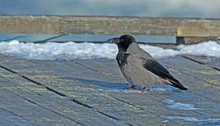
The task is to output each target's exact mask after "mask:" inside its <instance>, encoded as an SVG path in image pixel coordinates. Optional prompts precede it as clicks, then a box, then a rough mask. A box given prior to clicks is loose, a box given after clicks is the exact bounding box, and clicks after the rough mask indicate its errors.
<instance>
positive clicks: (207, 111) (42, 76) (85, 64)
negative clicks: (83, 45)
mask: <svg viewBox="0 0 220 126" xmlns="http://www.w3.org/2000/svg"><path fill="white" fill-rule="evenodd" d="M0 59H1V60H0V90H1V91H0V96H1V97H0V125H1V126H2V125H22V126H23V125H71V126H72V125H76V126H78V125H85V126H86V125H88V126H93V125H94V126H97V125H105V126H107V125H111V126H112V125H116V126H119V125H120V126H121V125H130V126H131V125H135V126H136V125H143V126H146V125H173V126H176V125H220V99H219V96H220V91H219V89H220V71H219V67H220V65H219V59H216V58H209V57H192V56H185V57H182V56H178V57H172V58H166V59H160V60H159V62H161V63H162V64H163V65H164V66H165V67H166V68H168V69H169V71H170V72H171V73H172V74H173V75H174V76H175V77H177V78H178V79H179V80H180V81H181V82H182V83H183V84H184V85H185V86H187V87H188V88H189V90H188V91H179V90H168V91H158V90H152V91H149V92H147V91H146V92H144V93H141V92H136V91H133V92H132V91H130V92H129V91H126V90H123V89H125V88H126V87H127V84H126V81H125V80H124V78H123V77H122V75H121V73H120V71H119V69H118V66H117V64H116V62H115V60H107V59H96V60H74V61H39V60H24V59H18V58H13V57H9V56H3V55H0ZM169 102H171V103H169ZM172 102H175V103H176V104H177V105H180V104H183V105H192V107H191V108H194V109H192V110H190V109H186V110H178V108H176V109H175V106H174V107H172V105H174V104H172ZM193 105H194V107H193ZM183 108H184V107H183Z"/></svg>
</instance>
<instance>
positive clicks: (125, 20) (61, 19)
mask: <svg viewBox="0 0 220 126" xmlns="http://www.w3.org/2000/svg"><path fill="white" fill-rule="evenodd" d="M219 29H220V20H219V19H199V18H197V19H196V18H161V17H104V16H103V17H101V16H100V17H89V16H31V15H17V16H16V15H1V16H0V33H30V34H126V33H129V34H134V35H152V36H200V37H202V36H203V37H207V36H220V30H219Z"/></svg>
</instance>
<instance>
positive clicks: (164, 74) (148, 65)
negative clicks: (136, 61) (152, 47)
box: [141, 58, 187, 90]
mask: <svg viewBox="0 0 220 126" xmlns="http://www.w3.org/2000/svg"><path fill="white" fill-rule="evenodd" d="M141 59H142V60H143V61H144V64H143V67H144V68H145V69H147V70H149V71H151V72H152V73H154V74H155V75H157V76H159V77H161V78H163V79H167V80H169V81H170V82H171V83H172V84H173V85H172V86H174V87H177V88H179V89H182V90H187V88H186V87H184V86H183V85H182V84H181V83H180V82H179V81H178V80H177V79H176V78H174V77H173V76H172V75H171V74H170V73H169V71H168V70H167V69H166V68H164V67H163V66H162V65H160V64H159V63H158V62H157V61H155V60H151V59H150V60H147V59H145V58H141Z"/></svg>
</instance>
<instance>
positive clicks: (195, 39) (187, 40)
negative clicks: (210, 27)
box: [176, 36, 218, 45]
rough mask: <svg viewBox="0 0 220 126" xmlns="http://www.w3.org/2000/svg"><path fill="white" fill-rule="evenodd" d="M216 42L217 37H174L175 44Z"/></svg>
mask: <svg viewBox="0 0 220 126" xmlns="http://www.w3.org/2000/svg"><path fill="white" fill-rule="evenodd" d="M209 40H211V41H218V37H216V36H210V37H176V44H177V45H179V44H195V43H199V42H204V41H209Z"/></svg>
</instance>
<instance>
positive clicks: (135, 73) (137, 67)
mask: <svg viewBox="0 0 220 126" xmlns="http://www.w3.org/2000/svg"><path fill="white" fill-rule="evenodd" d="M107 41H108V42H111V43H115V44H116V45H117V46H118V54H117V57H116V60H117V62H118V65H119V68H120V70H121V72H122V74H123V75H124V77H125V79H126V80H127V81H128V83H130V84H131V85H132V86H131V88H134V89H135V86H137V85H138V86H144V87H145V88H146V87H148V86H150V85H151V84H168V85H171V86H174V87H176V88H179V89H181V90H187V88H186V87H184V86H183V85H182V84H181V83H180V82H179V81H178V80H177V79H176V78H174V77H173V76H172V75H171V74H170V73H169V71H168V70H167V69H166V68H164V67H163V66H162V65H160V64H159V63H158V62H157V61H156V60H155V59H154V58H153V57H152V56H151V55H150V54H149V53H148V52H146V51H144V50H143V49H141V48H140V47H139V46H138V44H137V43H136V40H135V38H134V37H133V36H131V35H122V36H120V37H119V38H112V39H109V40H107ZM145 88H144V89H145Z"/></svg>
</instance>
